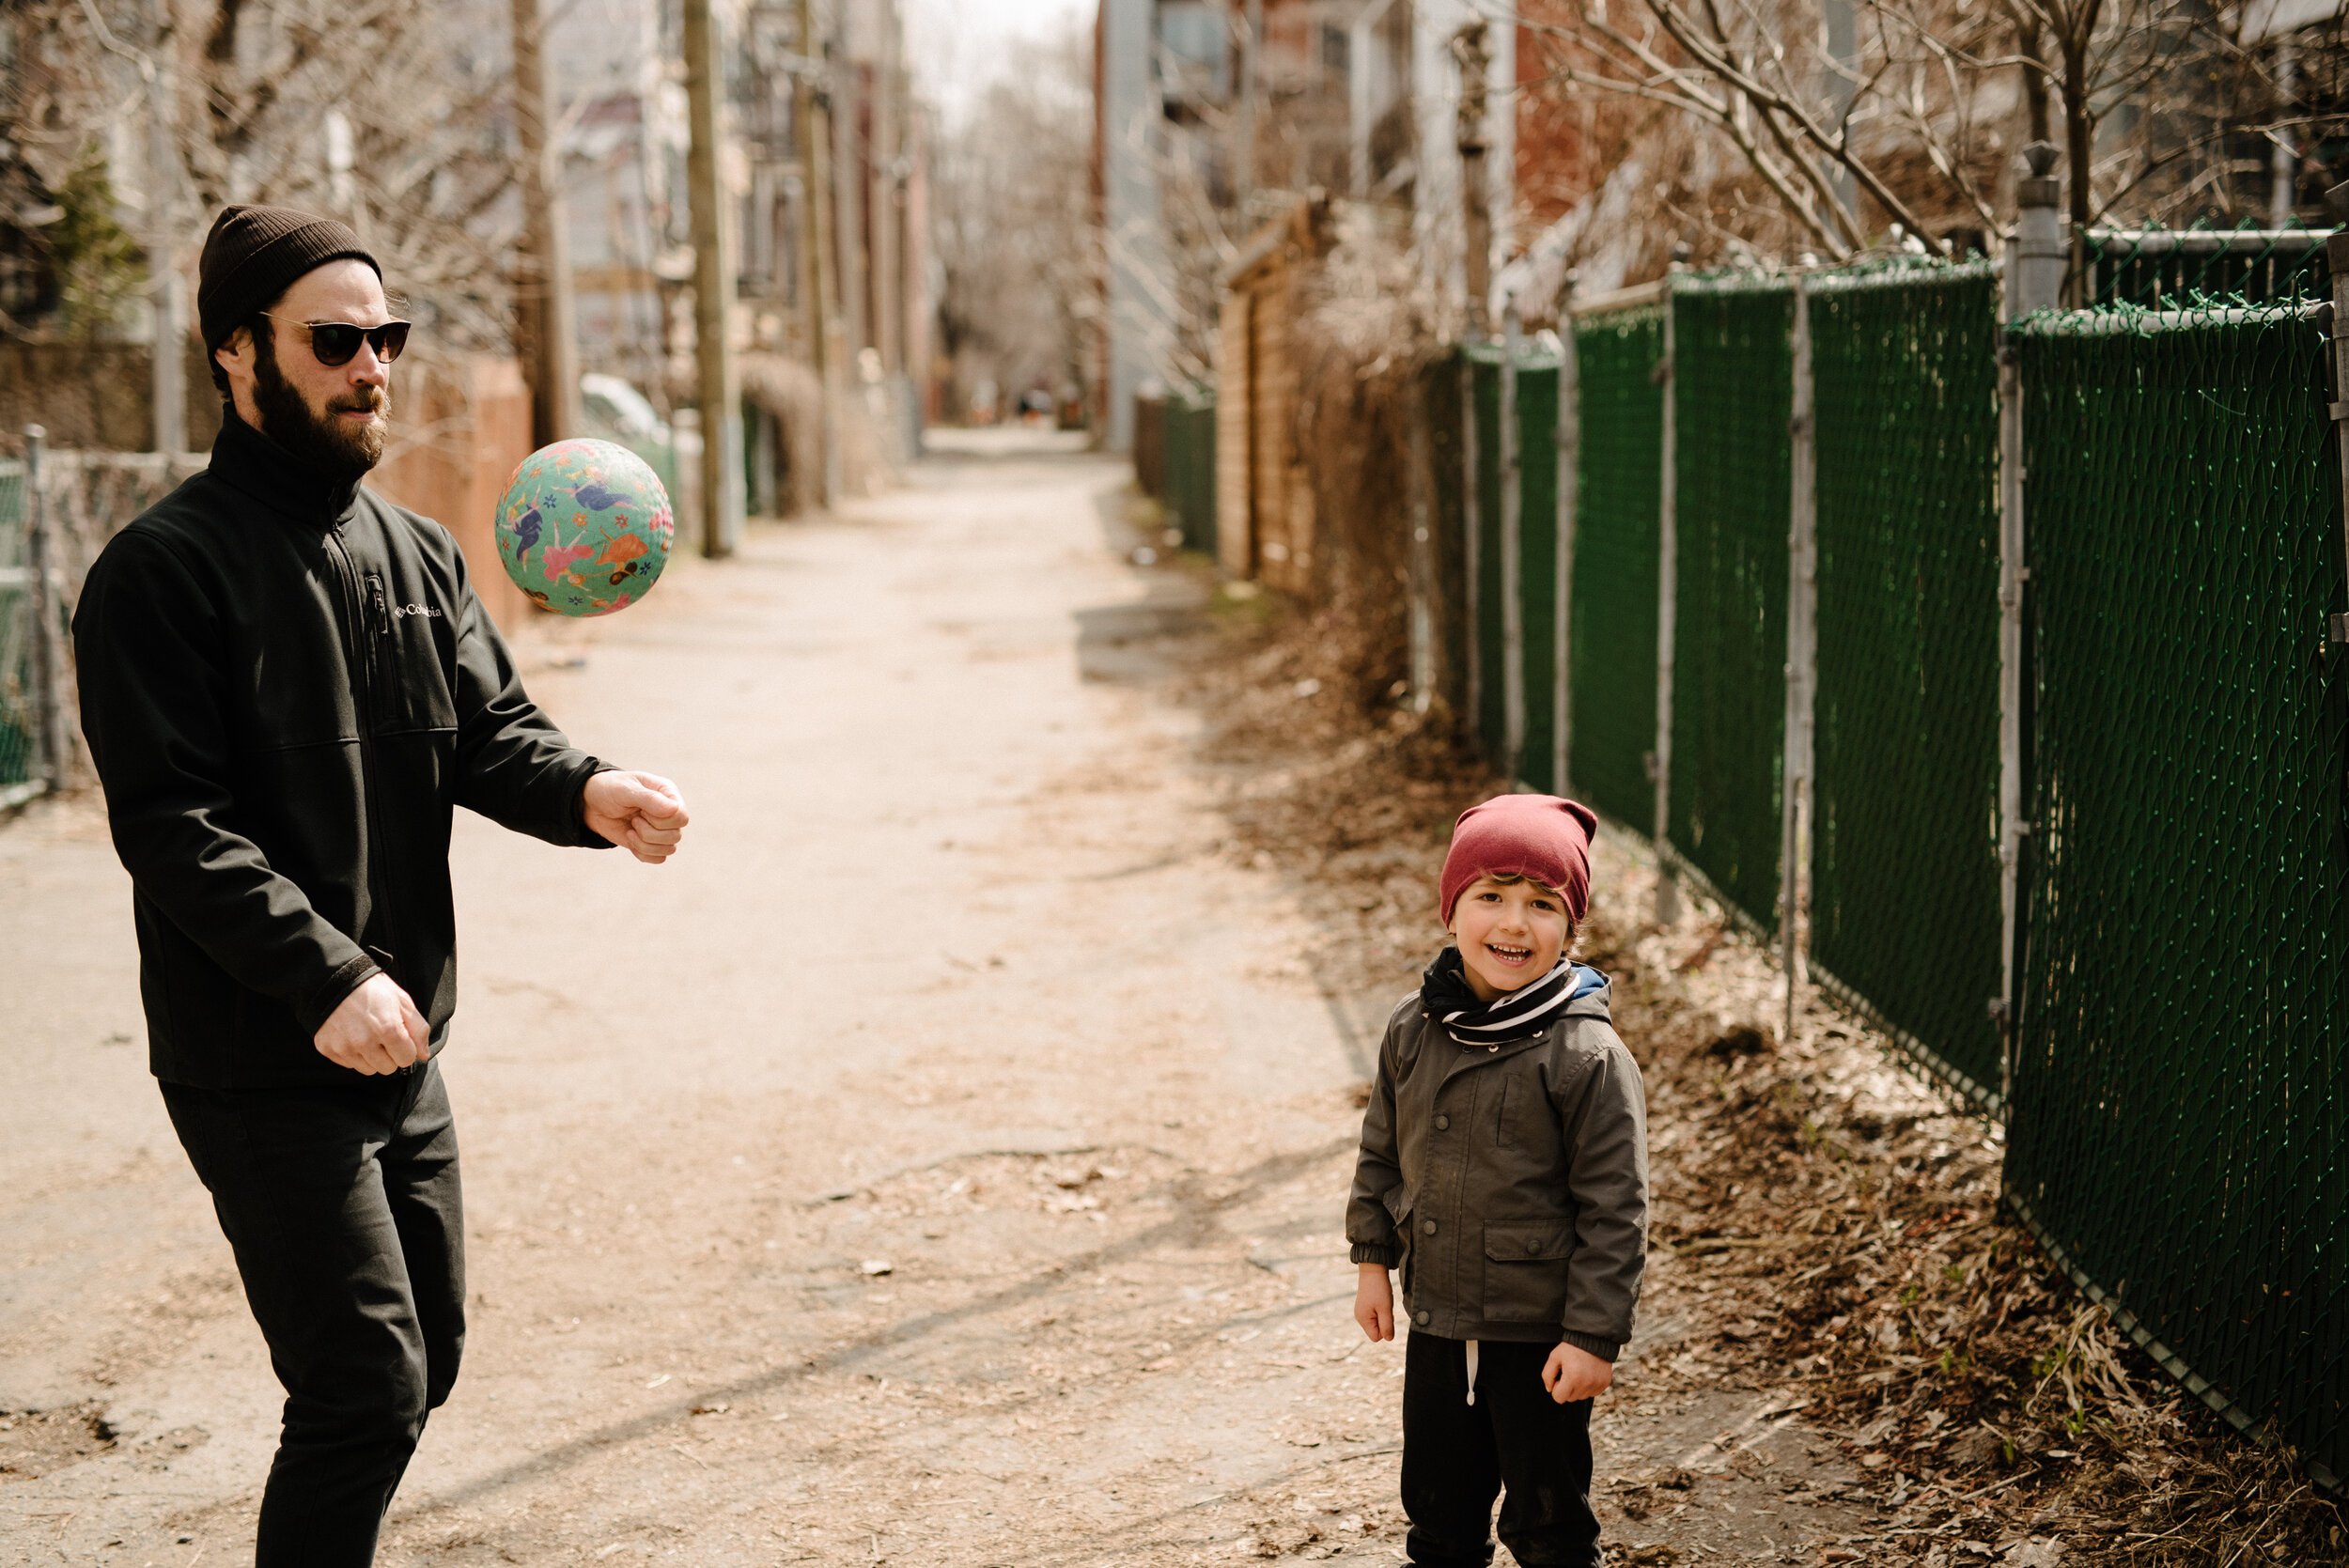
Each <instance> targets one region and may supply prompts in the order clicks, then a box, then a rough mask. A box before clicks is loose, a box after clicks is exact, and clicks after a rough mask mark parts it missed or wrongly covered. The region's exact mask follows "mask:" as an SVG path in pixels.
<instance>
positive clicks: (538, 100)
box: [513, 0, 580, 446]
mask: <svg viewBox="0 0 2349 1568" xmlns="http://www.w3.org/2000/svg"><path fill="white" fill-rule="evenodd" d="M513 7H514V127H515V130H516V131H517V132H520V134H521V143H522V233H521V243H520V245H519V246H518V247H517V253H518V254H517V256H516V267H515V278H514V303H515V315H516V317H517V318H519V325H520V327H521V340H522V341H521V349H522V353H521V360H522V365H523V367H524V370H525V371H526V373H527V374H528V376H529V378H530V442H531V444H532V445H533V446H544V445H546V444H547V443H548V442H557V441H563V440H566V439H568V438H569V437H571V436H575V435H577V434H578V433H579V428H580V412H579V333H578V327H577V323H576V321H575V320H574V318H573V316H572V309H571V264H570V255H569V240H568V233H567V230H566V225H565V219H564V211H563V150H562V148H560V147H553V146H551V145H550V144H549V139H548V136H547V124H548V121H547V68H546V57H545V54H543V52H542V50H541V47H540V46H541V44H542V42H543V41H544V38H545V32H544V27H543V24H542V23H541V22H540V20H539V16H538V0H513Z"/></svg>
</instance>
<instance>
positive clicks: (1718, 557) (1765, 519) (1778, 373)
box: [1667, 276, 1794, 932]
mask: <svg viewBox="0 0 2349 1568" xmlns="http://www.w3.org/2000/svg"><path fill="white" fill-rule="evenodd" d="M1793 326H1794V290H1793V288H1792V287H1790V286H1789V285H1788V284H1787V283H1786V281H1785V280H1784V279H1782V278H1779V279H1770V280H1766V281H1754V280H1748V279H1745V278H1740V277H1735V276H1732V277H1723V278H1714V279H1688V280H1683V281H1681V282H1678V283H1676V284H1675V285H1674V287H1673V292H1672V399H1673V404H1672V420H1673V425H1674V427H1675V429H1674V436H1675V446H1674V454H1673V457H1674V460H1673V479H1674V489H1675V493H1676V496H1677V502H1678V504H1677V505H1676V507H1675V509H1674V513H1673V516H1674V523H1675V527H1676V528H1677V530H1678V548H1677V550H1675V551H1674V552H1673V563H1674V577H1675V585H1676V592H1675V594H1674V602H1675V605H1676V609H1675V610H1674V613H1673V633H1674V635H1673V639H1672V758H1671V763H1670V769H1671V771H1670V789H1671V798H1670V808H1671V809H1670V813H1669V815H1668V818H1667V821H1668V823H1669V830H1668V832H1669V838H1670V842H1671V846H1672V850H1673V852H1674V853H1675V854H1676V855H1677V856H1678V857H1679V859H1681V860H1682V861H1683V862H1686V863H1687V864H1688V865H1689V866H1691V867H1693V868H1694V869H1695V870H1696V871H1698V872H1700V873H1701V874H1703V877H1704V879H1705V880H1706V881H1708V882H1709V883H1711V884H1712V886H1713V889H1714V890H1715V891H1716V892H1717V893H1719V895H1720V897H1721V898H1722V900H1723V901H1724V902H1725V903H1726V904H1728V905H1729V906H1731V907H1732V908H1735V910H1736V911H1737V912H1738V913H1740V914H1742V915H1744V916H1745V917H1746V918H1747V919H1748V920H1750V922H1751V923H1752V924H1754V925H1755V926H1756V927H1757V928H1759V929H1760V930H1762V931H1764V932H1771V931H1775V930H1776V929H1777V927H1778V894H1779V864H1778V852H1779V837H1780V824H1779V787H1780V777H1779V775H1780V766H1779V764H1780V751H1781V739H1782V738H1783V736H1784V732H1785V722H1786V587H1787V556H1786V550H1787V528H1788V521H1789V506H1790V502H1791V497H1792V494H1793V479H1792V476H1791V471H1790V466H1789V464H1790V460H1791V459H1790V455H1789V447H1788V428H1787V422H1788V420H1789V419H1790V418H1791V417H1792V416H1793V385H1794V380H1793V375H1794V361H1793V339H1792V333H1793Z"/></svg>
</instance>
